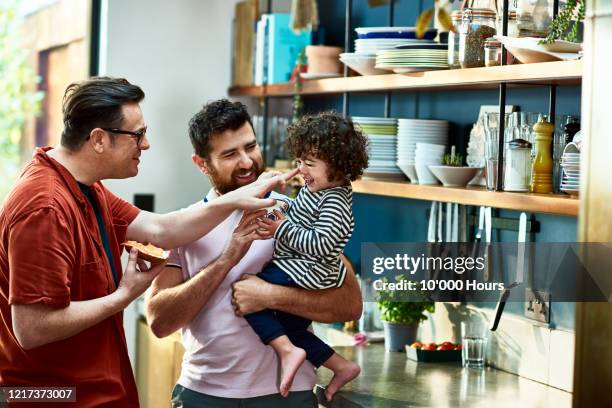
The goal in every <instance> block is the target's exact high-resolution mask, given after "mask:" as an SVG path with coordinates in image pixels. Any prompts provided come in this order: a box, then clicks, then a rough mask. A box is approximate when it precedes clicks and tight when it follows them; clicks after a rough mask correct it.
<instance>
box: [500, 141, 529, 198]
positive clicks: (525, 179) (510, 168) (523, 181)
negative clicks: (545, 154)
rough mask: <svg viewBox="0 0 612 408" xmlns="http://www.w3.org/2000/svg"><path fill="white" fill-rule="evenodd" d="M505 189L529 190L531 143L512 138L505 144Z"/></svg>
mask: <svg viewBox="0 0 612 408" xmlns="http://www.w3.org/2000/svg"><path fill="white" fill-rule="evenodd" d="M505 165H506V166H505V169H504V190H505V191H529V185H530V183H531V143H529V142H528V141H526V140H523V139H514V140H512V141H511V142H509V143H507V145H506V159H505Z"/></svg>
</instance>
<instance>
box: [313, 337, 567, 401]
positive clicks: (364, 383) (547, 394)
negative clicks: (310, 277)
mask: <svg viewBox="0 0 612 408" xmlns="http://www.w3.org/2000/svg"><path fill="white" fill-rule="evenodd" d="M335 350H336V351H337V352H338V353H339V354H341V355H342V356H344V357H345V358H347V359H349V360H352V361H355V362H356V363H358V364H359V365H360V366H361V369H362V371H361V375H360V376H359V377H357V379H355V380H354V381H353V382H351V383H350V384H348V385H346V386H345V387H344V388H343V389H342V391H340V393H339V394H337V396H336V398H334V402H333V403H332V404H331V407H333V408H348V407H355V408H357V407H381V408H399V407H487V408H490V407H493V406H494V407H496V408H498V407H512V408H515V407H519V408H523V407H538V408H540V407H555V408H564V407H568V408H569V407H571V405H572V394H570V393H568V392H565V391H562V390H559V389H557V388H553V387H549V386H547V385H544V384H541V383H538V382H535V381H531V380H528V379H525V378H522V377H519V376H516V375H514V374H510V373H507V372H504V371H501V370H497V369H494V368H491V367H486V368H484V369H482V370H478V369H473V368H463V367H461V365H459V364H451V363H417V362H415V361H412V360H408V359H407V358H406V354H405V353H389V352H386V351H385V349H384V346H383V345H382V344H373V345H370V346H366V347H336V348H335ZM331 374H332V373H331V371H330V370H328V369H326V368H323V367H321V369H319V370H318V383H319V384H327V383H328V382H329V380H330V379H331Z"/></svg>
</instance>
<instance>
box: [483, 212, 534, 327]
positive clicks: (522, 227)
mask: <svg viewBox="0 0 612 408" xmlns="http://www.w3.org/2000/svg"><path fill="white" fill-rule="evenodd" d="M526 242H527V214H525V213H524V212H523V213H521V216H520V217H519V233H518V251H517V254H516V276H515V278H514V282H513V283H512V284H510V285H508V286H507V287H506V288H504V290H503V291H502V293H501V294H500V295H499V301H498V302H497V310H496V311H495V319H494V320H493V326H491V331H495V330H497V326H498V325H499V321H500V319H501V316H502V313H504V308H505V307H506V302H507V301H508V298H509V297H510V290H511V289H512V288H514V287H516V286H518V285H520V284H521V283H523V280H524V278H525V246H526Z"/></svg>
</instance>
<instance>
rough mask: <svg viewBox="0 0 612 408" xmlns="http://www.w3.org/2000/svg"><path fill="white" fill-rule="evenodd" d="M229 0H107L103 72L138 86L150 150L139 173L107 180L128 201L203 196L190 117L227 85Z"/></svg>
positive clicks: (165, 204) (173, 204)
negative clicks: (150, 196)
mask: <svg viewBox="0 0 612 408" xmlns="http://www.w3.org/2000/svg"><path fill="white" fill-rule="evenodd" d="M234 4H235V1H234V0H231V1H227V0H213V1H211V0H205V1H203V0H178V1H172V2H170V1H166V0H130V1H120V0H108V16H107V27H106V32H107V44H106V60H105V61H103V62H102V65H105V72H104V74H107V75H111V76H122V77H125V78H127V79H128V80H129V81H131V82H133V83H135V84H138V85H140V86H141V87H142V88H143V89H144V91H145V93H146V98H145V101H144V103H143V104H142V108H143V111H144V115H145V120H146V122H147V124H148V126H149V133H148V137H149V139H150V142H151V149H150V150H148V151H146V152H144V154H143V159H142V163H141V165H140V174H139V175H138V176H137V177H135V178H132V179H129V180H120V181H108V182H107V183H106V184H107V186H109V187H110V188H111V189H112V190H113V191H114V192H116V193H117V194H119V195H121V196H122V197H124V198H126V199H128V200H131V199H132V196H133V194H134V193H154V194H155V200H156V210H157V211H158V212H165V211H170V210H174V209H176V208H178V207H181V206H184V205H186V204H189V203H191V202H193V201H195V200H198V199H199V198H201V197H202V195H203V194H204V192H205V191H206V190H207V188H208V181H207V180H206V179H205V177H203V176H202V175H201V174H200V173H199V172H197V171H196V170H195V167H194V166H193V164H192V163H191V160H190V156H191V154H192V147H191V144H190V143H189V138H188V135H187V123H188V121H189V118H191V116H192V115H193V114H194V113H195V112H196V111H197V110H198V109H199V108H200V107H201V105H202V104H203V103H204V102H206V101H208V100H211V99H216V98H220V97H225V96H226V95H227V88H228V87H229V84H230V75H231V70H230V55H231V50H230V47H231V26H232V24H231V22H232V18H233V14H234Z"/></svg>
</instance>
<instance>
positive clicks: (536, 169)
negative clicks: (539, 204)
mask: <svg viewBox="0 0 612 408" xmlns="http://www.w3.org/2000/svg"><path fill="white" fill-rule="evenodd" d="M533 131H534V132H535V145H536V147H535V157H534V159H533V166H532V175H533V176H532V178H531V189H530V190H531V192H532V193H544V194H547V193H552V192H553V160H552V154H551V144H552V139H553V133H554V131H555V127H554V126H553V124H552V123H549V122H547V121H546V118H545V117H544V116H540V120H539V121H538V123H536V124H535V125H534V126H533Z"/></svg>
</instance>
